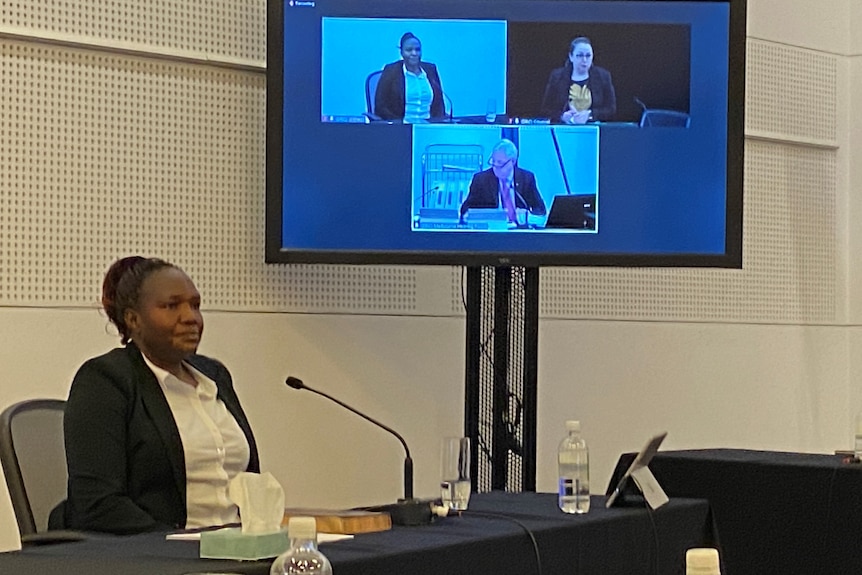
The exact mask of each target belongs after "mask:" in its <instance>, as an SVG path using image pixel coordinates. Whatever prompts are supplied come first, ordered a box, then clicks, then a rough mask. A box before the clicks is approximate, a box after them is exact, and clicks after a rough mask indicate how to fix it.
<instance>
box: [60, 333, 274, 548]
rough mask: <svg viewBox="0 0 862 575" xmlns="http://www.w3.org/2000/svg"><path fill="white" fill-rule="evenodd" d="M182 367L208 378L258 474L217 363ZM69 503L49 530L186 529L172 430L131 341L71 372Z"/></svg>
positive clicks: (181, 470)
mask: <svg viewBox="0 0 862 575" xmlns="http://www.w3.org/2000/svg"><path fill="white" fill-rule="evenodd" d="M187 361H188V362H189V364H191V365H192V366H194V367H195V369H197V370H199V371H200V372H201V373H203V374H205V375H206V376H207V377H209V378H211V379H212V380H213V381H215V383H216V386H217V387H218V398H219V399H220V400H222V402H224V404H225V407H227V409H228V411H229V412H230V413H231V414H232V415H233V416H234V418H236V421H237V423H238V424H239V426H240V428H241V429H242V431H243V433H244V434H245V436H246V439H248V444H249V450H250V458H249V463H248V469H247V470H248V471H251V472H259V471H260V463H259V461H258V453H257V446H256V444H255V441H254V436H253V435H252V431H251V427H250V426H249V423H248V420H247V419H246V416H245V413H243V410H242V407H241V406H240V403H239V398H237V396H236V393H235V392H234V389H233V383H232V381H231V377H230V373H229V372H228V370H227V369H226V368H225V367H224V365H222V364H221V363H220V362H218V361H216V360H214V359H210V358H208V357H204V356H200V355H195V356H192V357H190V358H189V359H188V360H187ZM64 428H65V440H66V458H67V465H68V468H69V484H68V499H67V500H66V501H65V502H64V503H62V504H61V505H60V506H58V508H57V509H55V510H54V512H52V514H51V521H50V523H51V525H50V527H51V528H66V529H77V530H82V531H102V532H107V533H116V534H129V533H139V532H142V531H162V530H165V531H166V530H172V529H177V528H182V527H184V526H185V524H186V467H185V456H184V454H183V445H182V441H181V439H180V435H179V430H178V429H177V425H176V423H175V422H174V417H173V414H172V413H171V408H170V406H169V405H168V402H167V399H165V396H164V394H163V392H162V389H161V387H160V386H159V382H158V379H156V376H155V374H153V372H152V370H150V368H149V367H148V366H147V364H146V363H145V362H144V359H143V356H142V355H141V352H140V350H138V348H137V347H136V346H135V345H134V344H132V343H130V344H128V345H127V346H126V347H124V348H117V349H114V350H112V351H110V352H108V353H106V354H105V355H101V356H99V357H96V358H93V359H90V360H89V361H87V362H86V363H84V365H82V366H81V368H80V369H79V370H78V372H77V373H76V374H75V378H74V380H73V381H72V387H71V390H70V391H69V399H68V401H67V403H66V411H65V418H64Z"/></svg>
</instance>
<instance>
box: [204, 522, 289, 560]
mask: <svg viewBox="0 0 862 575" xmlns="http://www.w3.org/2000/svg"><path fill="white" fill-rule="evenodd" d="M289 547H290V540H288V538H287V531H286V530H284V529H282V530H280V531H276V532H275V533H264V534H247V535H243V532H242V529H240V528H239V527H228V528H225V529H218V530H216V531H204V532H203V533H201V558H203V559H236V560H239V561H256V560H258V559H267V558H269V557H277V556H278V555H281V554H282V553H284V552H285V551H287V549H288V548H289Z"/></svg>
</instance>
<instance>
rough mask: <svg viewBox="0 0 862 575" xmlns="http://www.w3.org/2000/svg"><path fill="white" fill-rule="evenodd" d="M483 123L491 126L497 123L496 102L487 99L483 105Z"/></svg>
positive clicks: (492, 99)
mask: <svg viewBox="0 0 862 575" xmlns="http://www.w3.org/2000/svg"><path fill="white" fill-rule="evenodd" d="M485 121H486V122H488V123H489V124H493V123H494V122H496V121H497V100H495V99H494V98H489V99H488V102H487V103H486V104H485Z"/></svg>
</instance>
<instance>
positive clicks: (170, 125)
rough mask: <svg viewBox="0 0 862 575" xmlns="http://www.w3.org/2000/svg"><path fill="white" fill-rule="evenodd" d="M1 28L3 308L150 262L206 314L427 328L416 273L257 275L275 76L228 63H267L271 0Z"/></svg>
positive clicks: (4, 8) (26, 21) (67, 294)
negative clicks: (397, 317) (269, 96)
mask: <svg viewBox="0 0 862 575" xmlns="http://www.w3.org/2000/svg"><path fill="white" fill-rule="evenodd" d="M175 4H176V5H175ZM0 15H2V19H3V20H2V26H3V28H2V29H0V36H5V39H0V91H2V94H3V97H2V98H0V164H2V166H3V169H2V170H0V222H2V227H0V248H2V249H0V305H7V306H12V305H15V306H19V305H23V306H94V305H96V302H97V301H98V295H99V294H98V287H99V284H100V281H101V277H102V275H103V274H104V271H105V269H106V268H107V266H108V265H109V264H110V262H111V261H113V260H114V259H115V258H117V257H118V256H122V255H126V254H130V253H142V254H147V255H158V256H160V257H164V258H166V259H169V260H171V261H174V262H176V263H178V264H179V265H181V266H182V267H184V268H185V269H186V270H187V271H188V272H189V273H190V275H191V276H192V277H193V278H194V280H195V282H196V283H197V284H198V287H199V288H200V290H201V291H202V293H203V294H204V296H205V305H206V306H207V307H208V308H210V309H227V310H248V311H301V312H313V313H371V314H411V313H427V310H418V309H417V302H416V281H417V280H416V277H415V276H416V273H415V270H414V269H412V268H406V267H387V266H378V267H358V266H267V265H265V264H264V263H263V235H264V234H263V215H264V173H265V167H264V156H265V154H264V138H265V78H264V68H261V69H259V70H254V69H253V68H254V67H253V66H251V65H233V64H232V63H231V61H233V60H235V61H240V62H253V61H255V60H256V59H260V58H261V57H262V55H263V54H264V53H265V34H264V30H265V26H264V21H265V3H264V2H263V1H259V2H253V3H250V2H248V3H247V2H220V3H219V2H216V3H212V2H182V3H173V2H152V3H139V2H109V3H105V2H89V3H87V2H85V3H67V2H42V3H40V2H29V3H19V2H14V3H10V2H3V3H2V4H0ZM28 35H29V36H30V37H28ZM10 38H13V39H10ZM46 38H48V39H49V40H51V41H50V42H48V41H45V39H46ZM69 39H71V40H73V41H68V40H69ZM127 45H129V46H133V47H134V50H132V51H131V52H129V51H123V50H122V49H117V48H116V47H117V46H127ZM104 46H112V47H113V48H111V49H106V48H105V47H104ZM142 46H144V47H146V46H149V47H150V48H151V49H152V51H153V54H154V56H153V57H147V54H146V53H145V52H146V51H147V50H146V49H142ZM198 51H206V52H207V54H209V56H208V58H210V57H211V58H210V59H212V60H213V61H215V62H217V63H218V64H219V65H217V66H209V65H202V64H201V62H200V61H201V60H203V59H202V58H198V57H197V56H194V53H196V52H198ZM190 54H192V56H190ZM166 55H167V56H166ZM440 273H441V274H442V276H441V277H442V278H443V281H442V282H441V285H442V286H446V285H449V283H450V282H449V281H448V276H449V274H451V273H452V272H451V269H448V268H447V269H445V270H443V269H441V270H440ZM427 276H428V274H427V273H426V274H425V277H427Z"/></svg>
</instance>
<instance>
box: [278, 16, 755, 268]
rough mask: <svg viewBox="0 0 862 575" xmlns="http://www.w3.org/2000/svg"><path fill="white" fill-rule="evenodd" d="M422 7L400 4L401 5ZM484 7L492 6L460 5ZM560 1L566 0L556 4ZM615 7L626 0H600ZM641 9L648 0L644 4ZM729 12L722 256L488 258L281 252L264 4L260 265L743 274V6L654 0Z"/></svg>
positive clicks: (280, 171)
mask: <svg viewBox="0 0 862 575" xmlns="http://www.w3.org/2000/svg"><path fill="white" fill-rule="evenodd" d="M410 1H416V2H421V0H405V2H410ZM465 1H470V2H485V1H491V0H465ZM563 1H565V0H563ZM601 1H604V2H617V1H625V0H601ZM645 1H646V2H647V3H649V2H652V0H645ZM656 1H657V2H661V3H672V2H694V3H698V2H720V3H726V4H728V5H729V8H730V14H729V46H728V98H727V102H728V104H727V105H728V108H727V162H726V194H725V250H724V253H723V254H701V253H674V254H656V253H605V252H601V253H596V252H545V251H542V252H491V251H482V252H478V251H451V250H447V251H434V250H421V251H409V250H391V251H390V250H353V249H351V250H311V249H285V248H283V247H282V237H283V228H282V226H283V218H282V215H283V209H284V203H283V202H284V197H283V189H282V188H283V166H282V154H283V147H282V146H283V137H284V133H283V105H284V100H283V85H284V84H283V82H284V73H283V65H284V60H283V58H284V37H283V34H284V1H283V0H268V1H267V93H266V202H265V204H266V216H265V261H266V262H267V263H296V264H308V263H319V264H357V265H363V264H394V265H450V266H451V265H464V266H524V267H536V266H637V267H714V268H741V267H742V233H743V230H742V217H743V216H742V210H743V152H744V106H745V105H744V102H745V43H746V0H656Z"/></svg>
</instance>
